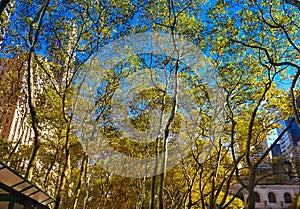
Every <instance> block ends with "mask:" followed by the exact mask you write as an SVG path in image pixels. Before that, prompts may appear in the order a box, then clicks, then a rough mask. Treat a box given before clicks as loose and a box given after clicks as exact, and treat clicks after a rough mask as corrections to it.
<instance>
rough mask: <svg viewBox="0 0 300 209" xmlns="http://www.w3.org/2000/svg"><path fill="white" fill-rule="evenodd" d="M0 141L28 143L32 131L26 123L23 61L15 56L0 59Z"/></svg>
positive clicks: (26, 111)
mask: <svg viewBox="0 0 300 209" xmlns="http://www.w3.org/2000/svg"><path fill="white" fill-rule="evenodd" d="M0 66H1V67H0V82H3V83H5V84H6V85H0V86H1V87H0V92H1V94H0V139H3V140H7V141H10V142H13V143H14V144H26V143H29V142H30V138H31V137H32V135H33V131H32V129H31V127H30V125H29V123H28V115H27V114H28V107H27V96H26V95H27V94H26V79H25V78H24V74H25V61H24V59H23V58H22V57H20V56H16V57H14V58H12V59H8V58H2V59H0Z"/></svg>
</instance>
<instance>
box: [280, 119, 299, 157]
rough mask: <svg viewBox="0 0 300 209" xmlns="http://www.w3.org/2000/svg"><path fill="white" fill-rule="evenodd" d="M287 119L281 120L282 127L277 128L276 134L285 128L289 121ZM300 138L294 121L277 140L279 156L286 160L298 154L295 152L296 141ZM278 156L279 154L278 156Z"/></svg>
mask: <svg viewBox="0 0 300 209" xmlns="http://www.w3.org/2000/svg"><path fill="white" fill-rule="evenodd" d="M289 121H290V119H289V120H284V121H281V125H282V127H281V128H280V129H277V133H278V135H279V134H280V133H281V132H282V130H283V129H285V128H286V127H287V125H288V123H289ZM299 140H300V128H299V127H298V125H297V124H296V122H293V123H292V127H291V128H290V129H289V130H288V131H287V132H286V133H285V134H284V135H283V136H282V138H281V139H280V140H279V145H280V150H281V156H283V157H285V158H286V159H287V160H289V159H290V160H291V159H293V158H294V157H296V156H298V153H297V147H296V146H297V142H298V141H299ZM278 157H279V156H278Z"/></svg>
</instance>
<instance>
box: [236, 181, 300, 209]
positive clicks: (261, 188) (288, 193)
mask: <svg viewBox="0 0 300 209" xmlns="http://www.w3.org/2000/svg"><path fill="white" fill-rule="evenodd" d="M240 188H241V186H240V185H239V184H235V185H234V186H233V187H232V193H233V194H234V193H235V192H237V191H238V190H239V189H240ZM299 189H300V185H299V184H263V185H257V186H256V187H255V189H254V191H255V193H254V196H255V208H256V209H265V208H272V209H282V208H288V207H289V206H290V205H291V204H292V203H293V202H295V201H296V197H297V195H298V192H299ZM237 197H238V198H240V199H241V200H242V201H243V202H244V205H245V207H244V208H247V207H246V206H247V199H248V194H247V191H246V190H244V189H243V190H241V192H240V193H238V195H237Z"/></svg>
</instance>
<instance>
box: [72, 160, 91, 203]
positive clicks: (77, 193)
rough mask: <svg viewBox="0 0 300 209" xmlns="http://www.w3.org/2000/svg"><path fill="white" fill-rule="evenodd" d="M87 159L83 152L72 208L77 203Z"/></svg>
mask: <svg viewBox="0 0 300 209" xmlns="http://www.w3.org/2000/svg"><path fill="white" fill-rule="evenodd" d="M87 161H88V157H87V155H86V154H84V156H83V159H82V163H81V166H80V175H79V181H78V184H77V187H76V191H75V192H76V193H75V199H74V204H73V209H76V208H77V205H78V201H79V195H80V192H81V187H82V184H83V181H84V176H85V175H84V173H85V168H86V166H87Z"/></svg>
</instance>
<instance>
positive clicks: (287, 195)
mask: <svg viewBox="0 0 300 209" xmlns="http://www.w3.org/2000/svg"><path fill="white" fill-rule="evenodd" d="M284 202H285V203H292V196H291V195H290V193H288V192H286V193H284Z"/></svg>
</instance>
